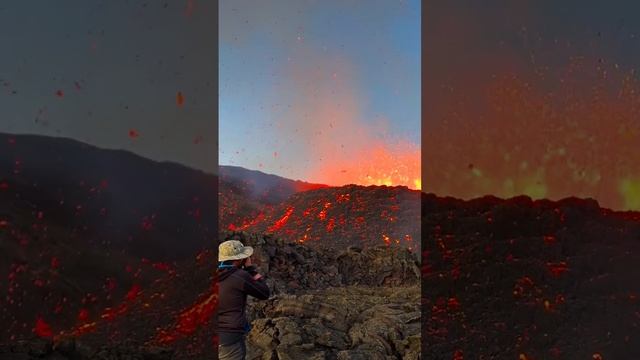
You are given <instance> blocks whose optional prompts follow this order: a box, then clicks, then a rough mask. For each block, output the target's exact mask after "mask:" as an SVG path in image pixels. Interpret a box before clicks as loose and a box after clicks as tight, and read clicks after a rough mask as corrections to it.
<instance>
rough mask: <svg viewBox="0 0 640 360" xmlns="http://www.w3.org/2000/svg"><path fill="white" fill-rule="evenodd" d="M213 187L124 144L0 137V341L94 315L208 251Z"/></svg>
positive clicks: (205, 178) (196, 174)
mask: <svg viewBox="0 0 640 360" xmlns="http://www.w3.org/2000/svg"><path fill="white" fill-rule="evenodd" d="M217 187H218V182H217V177H215V176H213V175H208V174H205V173H203V172H201V171H196V170H192V169H189V168H186V167H184V166H180V165H177V164H171V163H158V162H155V161H151V160H148V159H144V158H142V157H139V156H136V155H134V154H131V153H128V152H125V151H114V150H103V149H99V148H96V147H93V146H89V145H86V144H82V143H80V142H77V141H73V140H68V139H62V138H49V137H43V136H31V135H8V134H0V291H1V292H2V293H3V296H2V299H3V302H2V303H0V324H2V326H0V343H2V342H6V341H9V340H11V339H12V337H14V338H24V337H25V336H32V335H33V334H32V329H34V328H36V329H38V328H39V329H40V330H41V331H45V330H47V329H48V326H49V325H51V328H52V329H53V330H59V329H62V328H64V327H69V326H71V325H72V324H74V323H76V321H78V320H79V319H80V318H84V317H86V318H95V317H96V316H99V315H100V313H101V312H102V311H105V310H104V309H106V308H108V307H110V306H112V305H114V304H115V302H116V301H121V299H122V298H124V297H125V296H127V297H135V296H137V294H138V293H139V292H142V291H144V289H145V288H146V287H147V286H148V285H150V284H151V283H153V281H154V280H155V279H157V278H158V277H161V276H164V275H165V274H166V273H170V272H171V271H172V268H173V267H174V263H176V262H180V261H184V260H185V259H189V260H191V259H193V257H194V256H195V254H197V253H198V252H199V251H201V250H202V249H206V248H215V235H216V234H217V232H216V228H217V226H216V225H217V224H216V223H217V200H218V193H217ZM122 309H123V308H120V309H119V310H118V311H121V310H122ZM37 319H40V321H39V322H38V321H37ZM45 332H46V331H45ZM0 357H1V356H0Z"/></svg>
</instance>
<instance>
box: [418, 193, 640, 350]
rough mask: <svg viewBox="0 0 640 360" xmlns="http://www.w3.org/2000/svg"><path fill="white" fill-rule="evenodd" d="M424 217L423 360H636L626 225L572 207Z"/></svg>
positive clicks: (426, 201) (589, 203)
mask: <svg viewBox="0 0 640 360" xmlns="http://www.w3.org/2000/svg"><path fill="white" fill-rule="evenodd" d="M422 206H423V245H424V246H423V267H422V274H423V277H422V289H423V300H422V301H423V304H424V305H425V307H424V309H423V310H424V312H423V321H424V325H425V327H424V332H423V334H422V335H423V336H422V349H423V352H424V355H425V358H428V359H452V358H456V356H458V357H459V358H462V356H464V358H465V359H466V358H473V359H482V358H484V359H506V358H512V359H517V358H519V359H597V358H600V357H601V358H602V359H635V358H640V318H639V317H638V314H640V303H639V301H638V296H640V272H638V271H634V270H633V269H634V268H635V266H636V264H637V263H638V261H640V222H638V221H631V220H628V219H630V218H632V217H633V215H632V214H628V213H625V214H621V213H616V212H613V211H610V210H607V209H601V208H600V207H599V206H598V203H597V202H596V201H594V200H592V199H577V198H568V199H563V200H561V201H557V202H553V201H549V200H536V201H532V200H531V199H529V198H527V197H518V198H513V199H507V200H496V198H492V197H487V198H480V199H475V200H473V201H469V202H462V201H459V200H453V199H442V198H438V197H435V196H433V195H427V194H425V195H423V202H422ZM599 356H600V357H599Z"/></svg>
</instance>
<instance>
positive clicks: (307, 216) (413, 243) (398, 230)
mask: <svg viewBox="0 0 640 360" xmlns="http://www.w3.org/2000/svg"><path fill="white" fill-rule="evenodd" d="M221 205H222V208H221V212H222V215H221V217H223V218H225V219H228V220H227V221H229V222H230V223H233V225H234V226H229V225H230V224H229V223H226V224H225V223H223V224H221V229H224V230H226V229H232V230H233V229H235V230H245V231H250V232H255V233H272V234H273V235H274V236H276V237H278V238H281V239H283V240H286V241H289V242H303V243H305V244H307V245H309V246H311V247H315V248H331V247H337V248H345V247H348V246H357V247H369V246H377V245H390V246H393V247H396V246H397V247H402V248H408V249H410V250H412V251H414V252H416V253H419V251H420V241H419V238H420V220H419V219H420V192H418V191H414V190H410V189H408V188H407V187H401V186H396V187H387V186H358V185H347V186H341V187H331V188H322V189H316V190H309V191H304V192H298V193H295V194H293V195H292V196H291V197H290V198H288V199H287V200H286V201H285V202H283V203H282V204H279V205H277V206H265V207H264V208H263V209H262V210H260V211H259V212H258V214H256V213H255V212H254V213H253V214H252V215H250V218H249V219H246V218H245V219H242V214H238V213H234V212H233V211H231V214H230V215H229V214H225V211H226V210H225V209H224V207H225V205H223V204H221ZM234 217H235V220H234ZM241 224H243V225H242V226H238V225H241Z"/></svg>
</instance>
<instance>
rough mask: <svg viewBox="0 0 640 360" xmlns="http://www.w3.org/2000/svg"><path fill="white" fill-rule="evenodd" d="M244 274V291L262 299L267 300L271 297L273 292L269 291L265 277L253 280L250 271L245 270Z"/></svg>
mask: <svg viewBox="0 0 640 360" xmlns="http://www.w3.org/2000/svg"><path fill="white" fill-rule="evenodd" d="M243 275H245V276H243V278H244V279H245V281H244V291H245V292H246V293H247V294H249V295H251V296H253V297H255V298H258V299H260V300H267V299H268V298H269V296H270V295H271V292H270V291H269V286H267V283H266V282H265V281H264V278H261V279H260V280H253V277H252V276H251V275H249V273H247V272H245V273H244V274H243Z"/></svg>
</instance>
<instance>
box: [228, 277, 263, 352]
mask: <svg viewBox="0 0 640 360" xmlns="http://www.w3.org/2000/svg"><path fill="white" fill-rule="evenodd" d="M218 285H219V288H218V289H219V291H218V335H219V337H220V344H222V345H227V344H230V343H234V342H235V341H238V340H239V339H241V338H242V335H244V333H245V332H246V329H247V327H248V322H247V317H246V314H245V309H246V305H247V295H251V296H253V297H255V298H258V299H260V300H267V299H268V298H269V295H270V292H269V287H268V286H267V284H266V282H265V281H264V278H261V279H260V280H253V276H252V275H251V274H249V272H247V271H245V270H243V269H238V268H231V269H224V270H221V271H220V272H219V273H218Z"/></svg>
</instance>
